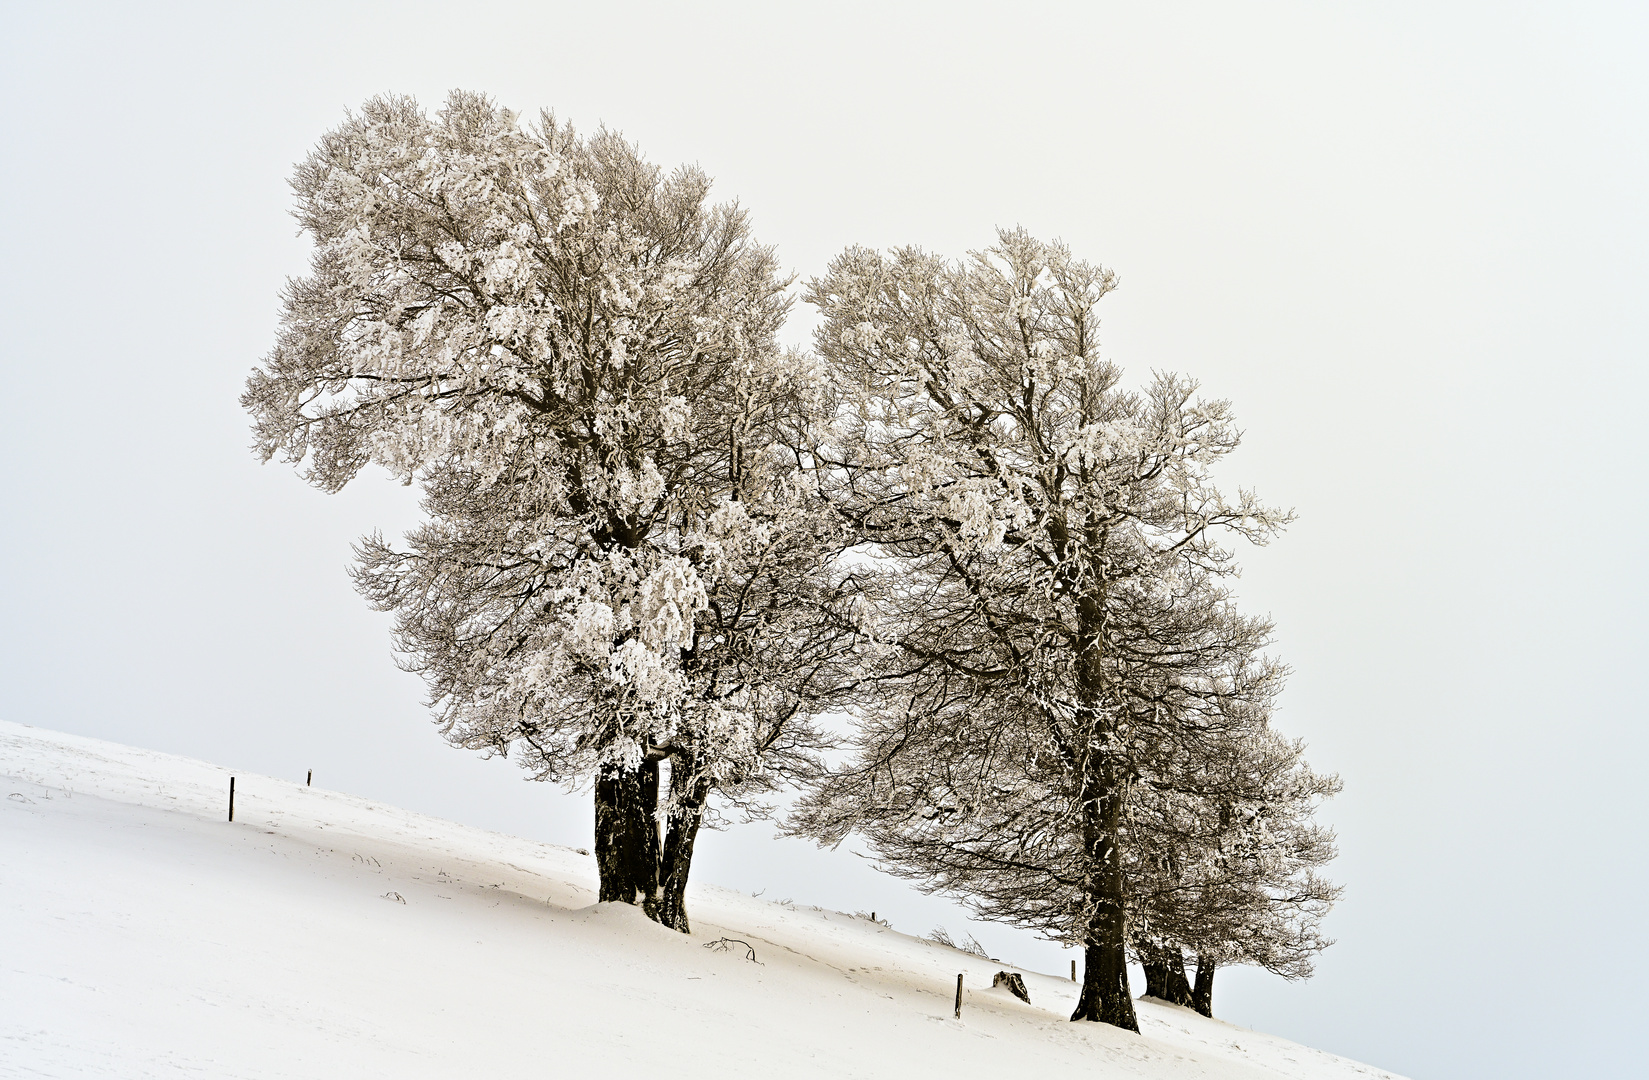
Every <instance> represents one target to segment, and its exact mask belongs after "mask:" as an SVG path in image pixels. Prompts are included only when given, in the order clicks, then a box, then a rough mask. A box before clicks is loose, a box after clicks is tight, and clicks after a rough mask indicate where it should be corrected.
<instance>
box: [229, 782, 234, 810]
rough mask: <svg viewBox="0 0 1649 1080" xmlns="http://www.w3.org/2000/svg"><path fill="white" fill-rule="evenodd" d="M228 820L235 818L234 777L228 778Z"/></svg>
mask: <svg viewBox="0 0 1649 1080" xmlns="http://www.w3.org/2000/svg"><path fill="white" fill-rule="evenodd" d="M229 820H230V821H234V820H235V778H234V777H233V776H231V777H230V778H229Z"/></svg>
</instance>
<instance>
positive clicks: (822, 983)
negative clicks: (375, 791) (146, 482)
mask: <svg viewBox="0 0 1649 1080" xmlns="http://www.w3.org/2000/svg"><path fill="white" fill-rule="evenodd" d="M235 775H236V777H237V780H236V801H235V821H234V822H233V823H229V822H227V821H225V820H224V817H225V810H226V803H227V795H228V788H229V776H230V770H228V769H224V768H220V767H218V766H216V765H209V764H206V763H204V762H200V761H193V760H190V759H187V758H181V757H175V756H172V755H168V754H161V753H155V752H152V751H147V750H138V749H133V748H130V747H125V746H119V745H116V744H114V743H107V742H101V741H98V740H94V739H86V738H80V737H77V736H72V735H63V734H58V733H55V732H50V731H44V730H41V729H38V728H31V727H25V726H23V725H20V724H13V723H7V722H4V721H0V776H3V777H4V778H5V779H4V781H3V783H0V1076H4V1077H54V1078H59V1077H124V1078H140V1077H177V1076H202V1077H214V1078H219V1077H237V1078H248V1080H265V1078H268V1080H274V1078H278V1077H293V1078H298V1077H302V1078H306V1080H308V1078H330V1077H340V1078H342V1077H350V1078H355V1077H377V1076H395V1077H397V1078H414V1077H441V1078H452V1077H469V1076H488V1077H517V1076H522V1077H524V1076H534V1077H538V1076H568V1075H573V1076H576V1075H627V1074H635V1073H636V1071H637V1070H644V1071H649V1072H651V1071H653V1070H658V1071H659V1074H661V1075H670V1076H672V1077H679V1078H683V1080H685V1078H692V1077H727V1076H753V1075H761V1076H776V1077H813V1076H819V1077H918V1076H943V1077H973V1076H980V1077H984V1076H991V1077H1020V1076H1024V1077H1035V1078H1037V1080H1049V1078H1057V1077H1083V1078H1089V1077H1094V1076H1103V1077H1149V1078H1152V1080H1170V1078H1172V1080H1179V1078H1215V1080H1248V1078H1259V1077H1287V1078H1298V1080H1339V1078H1347V1080H1350V1078H1353V1077H1380V1078H1389V1077H1391V1075H1392V1074H1390V1073H1387V1072H1383V1071H1381V1070H1379V1069H1375V1068H1371V1067H1369V1066H1366V1065H1361V1064H1358V1063H1357V1062H1353V1061H1348V1060H1346V1059H1344V1058H1339V1057H1335V1056H1333V1055H1331V1054H1325V1053H1323V1052H1321V1051H1317V1050H1311V1049H1308V1048H1306V1047H1303V1046H1299V1045H1297V1044H1295V1043H1291V1042H1288V1041H1286V1040H1283V1039H1278V1038H1274V1037H1272V1036H1269V1035H1262V1034H1259V1033H1257V1032H1252V1031H1248V1030H1245V1029H1243V1028H1238V1027H1234V1026H1232V1025H1230V1024H1226V1023H1222V1022H1220V1021H1218V1020H1208V1019H1205V1018H1203V1017H1200V1016H1198V1015H1196V1014H1195V1013H1193V1012H1191V1011H1190V1010H1188V1009H1181V1008H1177V1007H1175V1006H1171V1005H1165V1004H1161V1003H1157V1002H1154V1001H1150V1000H1144V1001H1141V1002H1139V1004H1138V1008H1139V1018H1140V1026H1141V1028H1142V1032H1141V1034H1139V1035H1135V1034H1132V1033H1130V1032H1125V1031H1121V1030H1118V1029H1116V1028H1112V1027H1108V1026H1105V1025H1101V1024H1092V1023H1071V1022H1069V1021H1068V1020H1067V1019H1066V1017H1067V1016H1069V1014H1070V1012H1071V1009H1072V1006H1073V1004H1074V1002H1075V996H1076V986H1075V984H1073V983H1072V982H1071V981H1070V980H1069V977H1068V975H1067V976H1066V977H1060V976H1059V975H1045V974H1039V973H1036V972H1031V971H1025V970H1024V969H1022V968H1013V967H1012V966H1011V965H1008V964H1004V963H1000V962H994V961H989V960H985V959H981V958H979V957H974V956H970V955H967V954H965V953H961V952H958V951H956V950H953V949H949V948H945V947H943V946H939V945H935V944H933V943H931V942H928V941H924V940H922V939H921V938H918V937H913V936H909V935H906V934H903V933H898V932H896V931H894V930H892V929H889V928H888V927H886V926H882V925H880V924H877V923H873V922H871V921H869V920H868V919H866V918H859V917H854V916H851V915H845V914H842V913H839V912H834V911H823V910H820V909H817V908H813V907H808V906H806V905H804V904H800V903H786V902H775V901H773V900H768V899H757V898H754V897H750V896H746V895H744V894H742V893H738V892H734V891H731V890H728V889H721V888H716V887H715V886H711V885H703V884H701V885H697V886H695V887H693V888H692V889H691V890H690V892H689V912H690V915H691V918H692V921H693V934H692V936H691V937H683V936H682V935H679V934H676V933H673V932H671V931H668V930H665V929H663V928H662V927H659V926H656V925H654V924H653V923H650V922H648V921H647V920H646V919H645V918H644V917H643V916H642V915H641V914H640V912H639V911H637V910H636V909H634V908H633V907H631V906H629V905H625V904H597V903H596V902H595V898H596V871H595V860H594V859H593V858H591V857H590V856H588V855H585V854H582V853H580V852H579V851H577V850H574V849H572V848H564V847H556V846H554V845H550V844H542V843H536V842H533V841H529V840H522V839H518V838H516V837H512V836H503V835H499V834H497V833H490V832H485V831H482V830H479V829H473V828H469V827H467V826H463V825H455V824H453V823H451V822H447V821H441V820H439V819H436V818H431V817H425V816H423V815H420V814H413V813H408V812H407V811H405V810H400V809H397V808H395V807H393V806H385V805H382V804H379V803H373V802H370V801H368V800H366V799H360V798H356V797H354V796H350V795H344V794H340V793H337V792H332V791H326V790H324V789H322V788H305V787H304V786H303V784H302V783H301V782H299V783H292V782H290V781H286V780H276V779H271V778H269V777H263V776H255V775H250V774H247V773H236V774H235ZM715 841H716V837H715V835H714V834H707V835H705V836H704V837H703V841H702V842H705V843H712V844H713V843H715ZM722 937H730V938H738V939H741V940H743V941H745V942H748V943H749V944H750V946H751V947H753V948H754V949H755V951H756V957H757V960H758V961H759V963H753V962H751V961H750V960H748V959H747V958H746V955H745V952H744V950H743V949H741V948H739V947H737V946H734V947H733V949H732V950H730V951H718V950H715V949H709V948H706V947H705V945H706V943H708V942H713V941H715V940H716V939H718V938H722ZM1004 968H1006V969H1008V970H1018V971H1021V972H1022V973H1023V974H1024V976H1025V981H1026V984H1027V986H1028V987H1029V989H1030V993H1031V1000H1032V1002H1033V1004H1031V1005H1026V1004H1023V1003H1021V1002H1020V1001H1018V1000H1016V999H1015V998H1013V997H1011V996H1009V995H1008V993H1007V991H1006V990H1005V989H1004V990H992V989H990V983H991V976H992V975H993V974H994V973H995V972H996V971H998V970H1002V969H1004ZM959 972H960V973H962V974H963V975H964V976H965V986H966V989H965V996H964V1002H963V1010H962V1019H961V1020H956V1019H954V1018H953V1016H952V1009H953V1003H954V1000H953V999H954V996H955V988H956V976H957V974H958V973H959Z"/></svg>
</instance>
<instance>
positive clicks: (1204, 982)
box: [1191, 956, 1216, 1019]
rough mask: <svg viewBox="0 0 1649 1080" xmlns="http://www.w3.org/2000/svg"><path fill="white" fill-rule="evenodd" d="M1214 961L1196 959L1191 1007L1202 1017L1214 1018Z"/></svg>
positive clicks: (1202, 957) (1204, 957) (1205, 958)
mask: <svg viewBox="0 0 1649 1080" xmlns="http://www.w3.org/2000/svg"><path fill="white" fill-rule="evenodd" d="M1215 967H1216V964H1215V963H1214V960H1213V959H1212V958H1210V957H1207V956H1199V957H1197V985H1196V987H1195V988H1194V989H1193V990H1192V991H1191V1007H1192V1008H1193V1009H1195V1010H1197V1011H1198V1012H1200V1013H1202V1015H1204V1016H1206V1017H1209V1018H1210V1019H1212V1018H1213V1016H1214V968H1215Z"/></svg>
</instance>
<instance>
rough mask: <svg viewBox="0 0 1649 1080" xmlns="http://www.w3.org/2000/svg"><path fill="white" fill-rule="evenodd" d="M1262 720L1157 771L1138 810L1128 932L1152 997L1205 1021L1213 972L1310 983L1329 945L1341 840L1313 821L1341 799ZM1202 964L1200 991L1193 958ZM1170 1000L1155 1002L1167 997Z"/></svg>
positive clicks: (1138, 791)
mask: <svg viewBox="0 0 1649 1080" xmlns="http://www.w3.org/2000/svg"><path fill="white" fill-rule="evenodd" d="M1267 719H1268V718H1267V716H1266V714H1265V712H1264V711H1263V710H1262V711H1260V712H1258V713H1256V714H1255V715H1252V716H1250V717H1248V718H1247V721H1248V722H1246V723H1242V724H1235V725H1232V726H1231V727H1230V728H1229V729H1227V730H1225V731H1221V732H1219V733H1217V734H1216V735H1214V737H1212V738H1210V739H1208V740H1207V741H1206V743H1205V744H1204V745H1202V746H1199V747H1197V748H1196V750H1197V753H1196V754H1195V756H1186V757H1173V758H1169V759H1168V760H1165V761H1161V762H1158V763H1156V764H1155V766H1154V767H1153V769H1152V770H1151V771H1150V773H1149V774H1148V775H1147V776H1146V777H1145V778H1144V779H1142V781H1141V782H1140V783H1139V784H1137V785H1136V787H1135V790H1134V797H1133V799H1132V800H1131V802H1130V807H1129V835H1130V841H1131V842H1130V844H1129V847H1128V856H1129V858H1128V873H1127V877H1128V892H1129V910H1130V919H1129V931H1130V935H1131V937H1132V938H1133V940H1134V943H1135V951H1136V953H1137V954H1138V956H1139V958H1140V960H1141V962H1142V963H1143V964H1144V965H1145V967H1146V978H1147V982H1148V983H1152V982H1154V983H1155V986H1153V987H1152V988H1151V991H1150V992H1152V993H1154V994H1157V996H1160V997H1163V998H1165V999H1166V1000H1170V1001H1173V1002H1175V1003H1176V1004H1181V1005H1190V1006H1193V1007H1194V1008H1196V1009H1197V1010H1198V1011H1199V1012H1202V1013H1203V1014H1204V1015H1211V1014H1212V1008H1213V980H1214V972H1215V969H1216V968H1217V967H1218V966H1220V965H1224V964H1232V963H1237V964H1255V965H1257V966H1259V967H1263V968H1265V969H1266V970H1267V971H1271V972H1273V973H1275V974H1278V975H1282V976H1283V977H1284V978H1288V979H1300V978H1305V977H1307V976H1309V975H1310V974H1311V968H1312V960H1313V958H1314V957H1315V955H1316V954H1317V953H1319V952H1321V951H1322V950H1323V949H1324V948H1326V947H1327V946H1328V945H1330V944H1332V942H1331V941H1329V940H1328V939H1327V938H1325V937H1323V935H1322V933H1321V923H1322V919H1323V917H1324V916H1325V915H1326V914H1327V913H1328V910H1329V908H1330V907H1331V906H1332V905H1333V902H1334V900H1335V898H1336V897H1337V896H1338V895H1339V892H1340V890H1339V888H1338V886H1336V885H1334V884H1333V883H1331V882H1329V881H1328V880H1326V879H1325V878H1323V877H1322V876H1321V874H1320V871H1321V869H1322V867H1323V866H1324V865H1326V864H1327V863H1328V862H1329V861H1330V860H1331V859H1332V858H1333V857H1334V854H1335V852H1334V834H1333V832H1332V831H1331V830H1329V829H1328V828H1326V827H1324V826H1322V825H1319V824H1317V823H1316V821H1315V820H1314V818H1313V815H1314V813H1315V811H1316V809H1317V807H1318V805H1319V804H1320V803H1321V802H1322V800H1323V799H1325V798H1327V797H1329V796H1331V795H1333V794H1334V793H1336V792H1337V791H1339V790H1340V781H1339V778H1338V777H1335V776H1332V775H1327V776H1325V775H1320V774H1318V773H1315V772H1313V771H1312V770H1311V768H1310V767H1309V766H1307V765H1306V763H1305V760H1304V749H1303V746H1302V744H1301V743H1299V742H1298V741H1290V740H1288V739H1285V738H1283V737H1282V736H1281V735H1279V734H1277V733H1276V732H1275V731H1273V730H1272V729H1271V728H1270V727H1269V725H1268V723H1267ZM1187 952H1189V953H1190V954H1191V955H1193V956H1195V957H1196V959H1197V978H1196V984H1195V986H1192V985H1190V984H1188V983H1187V982H1186V979H1185V969H1184V957H1185V955H1186V953H1187ZM1159 988H1160V989H1161V990H1162V991H1164V992H1162V993H1158V989H1159Z"/></svg>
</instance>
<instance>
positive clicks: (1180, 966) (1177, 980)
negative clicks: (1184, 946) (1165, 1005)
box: [1162, 945, 1194, 1005]
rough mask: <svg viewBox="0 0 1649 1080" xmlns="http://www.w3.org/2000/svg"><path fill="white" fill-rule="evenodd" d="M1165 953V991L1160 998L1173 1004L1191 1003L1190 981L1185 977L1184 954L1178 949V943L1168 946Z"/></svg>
mask: <svg viewBox="0 0 1649 1080" xmlns="http://www.w3.org/2000/svg"><path fill="white" fill-rule="evenodd" d="M1167 954H1168V965H1167V966H1168V973H1167V981H1166V984H1165V985H1164V987H1163V989H1164V990H1165V991H1166V993H1164V994H1163V995H1162V1000H1164V1001H1168V1002H1172V1003H1173V1004H1175V1005H1191V1004H1192V1002H1193V1000H1194V995H1193V993H1192V991H1191V983H1190V982H1189V981H1187V980H1186V978H1185V954H1184V953H1183V952H1181V951H1180V947H1179V946H1178V945H1171V946H1169V947H1168V950H1167Z"/></svg>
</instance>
